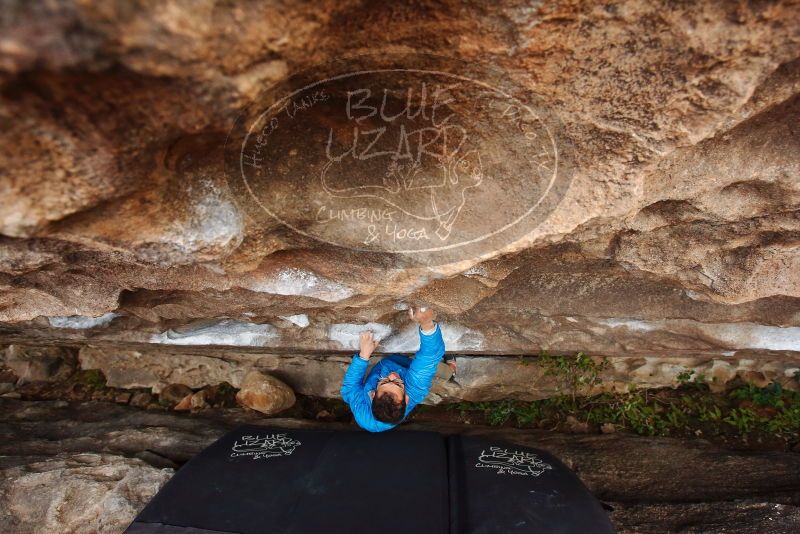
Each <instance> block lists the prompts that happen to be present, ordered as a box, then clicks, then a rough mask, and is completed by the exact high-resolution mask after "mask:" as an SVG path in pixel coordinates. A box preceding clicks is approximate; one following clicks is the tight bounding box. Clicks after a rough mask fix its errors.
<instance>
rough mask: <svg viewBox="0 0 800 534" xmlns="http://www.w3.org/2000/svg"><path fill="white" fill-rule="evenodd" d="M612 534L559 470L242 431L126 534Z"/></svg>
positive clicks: (469, 448)
mask: <svg viewBox="0 0 800 534" xmlns="http://www.w3.org/2000/svg"><path fill="white" fill-rule="evenodd" d="M320 532H324V533H326V534H335V533H359V532H381V533H386V534H392V533H403V534H409V533H414V534H417V533H418V534H426V533H442V534H444V533H448V532H450V533H467V532H470V533H478V532H481V533H484V532H485V533H490V532H497V533H505V532H554V533H555V532H559V533H562V532H563V533H573V532H574V533H586V532H613V529H612V527H611V524H610V522H609V520H608V518H607V516H606V514H605V512H604V511H603V509H602V508H601V506H600V504H599V502H598V501H597V500H595V499H594V497H592V495H591V494H590V493H589V491H588V490H587V489H586V488H585V487H584V486H583V484H582V483H581V482H580V480H579V479H578V478H577V477H576V476H575V475H574V474H573V473H572V472H571V471H570V470H569V469H568V468H567V467H565V466H564V465H563V464H561V462H559V461H558V460H556V459H555V458H553V457H552V456H550V455H547V454H546V453H543V452H541V451H537V450H534V449H527V448H525V449H523V448H520V447H514V446H507V445H503V444H501V443H497V442H489V441H486V440H479V439H475V438H464V437H459V436H452V437H449V438H446V437H444V436H442V435H440V434H437V433H433V432H406V431H394V432H384V433H380V434H370V433H367V432H359V431H354V432H335V431H318V430H286V429H276V428H271V427H263V426H253V425H247V426H242V427H239V428H237V429H236V430H234V431H232V432H230V433H228V434H226V435H225V436H223V437H222V438H220V439H219V440H218V441H216V442H215V443H213V444H212V445H211V446H209V447H208V448H207V449H205V450H203V451H202V452H201V453H200V454H198V455H197V456H196V457H195V458H193V459H192V460H191V461H190V462H188V463H187V464H186V465H184V466H183V467H182V468H181V469H180V470H178V472H177V473H176V474H175V476H174V477H173V478H172V479H171V480H170V481H169V482H168V483H167V484H166V485H165V486H164V487H163V488H162V489H161V491H160V492H158V494H157V495H156V496H155V497H154V498H153V499H152V500H151V501H150V503H149V504H148V505H147V506H146V507H145V509H144V510H143V511H142V512H141V513H140V514H139V516H138V517H137V518H136V520H135V521H134V522H133V523H132V524H131V526H130V527H129V528H128V530H127V531H126V533H127V534H157V533H158V534H214V533H239V534H256V533H258V534H261V533H282V534H283V533H286V534H295V533H296V534H300V533H315V534H316V533H320Z"/></svg>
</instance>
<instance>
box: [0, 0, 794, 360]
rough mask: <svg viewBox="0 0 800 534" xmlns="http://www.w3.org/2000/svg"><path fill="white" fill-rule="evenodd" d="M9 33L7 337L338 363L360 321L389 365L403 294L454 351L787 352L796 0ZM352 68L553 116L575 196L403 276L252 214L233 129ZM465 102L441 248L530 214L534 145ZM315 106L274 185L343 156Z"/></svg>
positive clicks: (372, 6)
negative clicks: (195, 348) (523, 225)
mask: <svg viewBox="0 0 800 534" xmlns="http://www.w3.org/2000/svg"><path fill="white" fill-rule="evenodd" d="M0 36H1V37H0V89H1V91H2V93H1V94H2V98H1V99H0V161H2V166H0V198H2V202H0V321H1V322H2V323H3V328H2V333H3V335H4V337H8V338H20V337H23V338H27V337H33V338H57V339H61V340H64V339H71V340H75V339H79V340H84V339H87V338H89V339H101V338H102V339H106V340H119V341H126V342H153V343H175V344H221V345H250V346H265V347H284V348H293V349H302V350H307V349H325V350H329V349H343V348H346V349H349V348H353V347H354V346H355V345H354V343H355V341H356V335H357V331H358V329H360V328H361V326H362V325H365V324H369V327H370V328H372V329H373V330H374V331H376V332H377V333H378V334H379V335H380V337H382V338H383V339H384V347H383V348H384V349H385V350H408V349H409V348H410V349H413V348H414V347H413V345H414V343H415V340H414V338H413V332H412V331H410V330H409V329H408V326H407V324H406V323H405V322H404V319H405V314H404V313H403V311H402V305H398V303H400V302H407V301H411V300H423V301H426V302H428V303H430V304H431V305H432V306H435V307H436V308H437V309H438V310H440V314H439V319H440V320H441V322H442V323H443V325H444V326H445V327H446V330H445V334H446V341H447V342H448V346H449V348H450V349H451V350H455V351H458V350H464V351H498V352H536V351H538V350H539V349H541V348H548V349H551V350H570V351H571V350H584V351H588V352H590V353H593V354H619V355H626V354H630V355H636V356H652V355H664V356H680V355H683V354H687V355H692V354H696V353H697V354H706V355H714V356H719V357H728V356H732V355H733V354H734V353H736V352H738V353H740V354H739V356H740V357H742V356H743V357H748V358H749V357H752V358H759V357H762V356H764V354H768V355H769V357H770V358H773V359H774V358H775V357H789V358H795V357H796V355H797V352H798V351H800V274H798V273H800V211H798V210H799V209H800V120H798V119H800V9H798V5H797V4H796V2H792V1H774V2H750V3H733V2H697V3H674V2H646V1H636V0H631V1H626V2H622V3H617V4H609V5H603V4H600V3H597V2H591V1H586V2H561V1H559V2H544V3H527V2H515V1H502V2H498V3H493V4H491V5H489V4H486V3H484V2H455V1H452V2H450V1H444V2H427V1H422V2H395V3H391V4H386V3H383V2H366V1H359V2H355V1H348V2H321V3H320V2H271V1H270V2H260V1H259V2H255V1H253V2H241V3H236V4H230V3H226V2H215V1H201V2H177V1H175V2H173V1H167V2H129V1H122V0H119V1H117V0H112V1H104V2H100V1H85V2H69V1H57V2H48V3H37V2H23V1H16V2H10V3H8V4H7V5H6V6H5V7H4V9H3V12H2V14H0ZM367 52H370V53H372V54H378V56H377V57H378V58H380V57H381V54H383V53H386V54H388V53H390V52H391V54H393V56H392V57H394V58H399V59H394V60H392V61H393V62H394V63H393V64H397V63H398V62H399V63H400V64H402V61H403V60H402V58H403V57H408V58H411V57H415V54H419V53H430V54H435V55H437V56H442V57H446V58H452V60H453V61H454V62H463V63H464V64H467V65H473V66H475V65H477V66H485V68H484V67H480V69H484V70H482V71H481V70H480V69H479V68H478V67H468V68H470V69H472V68H474V69H476V72H477V71H480V72H486V73H490V74H491V80H488V79H487V80H485V81H486V82H487V83H491V84H493V85H492V87H497V86H502V87H513V88H515V90H518V91H522V92H524V93H525V94H527V95H530V97H531V99H533V100H532V101H535V102H536V103H537V104H536V105H537V106H538V108H537V109H540V110H546V114H547V116H548V117H550V118H551V119H552V120H553V123H552V124H556V123H557V124H558V125H559V126H558V132H557V133H558V135H557V136H554V139H555V138H557V140H558V142H559V143H561V144H560V145H558V147H557V148H559V150H560V152H559V157H561V158H563V159H562V160H560V161H565V162H566V161H568V163H569V165H568V166H569V169H568V172H569V176H568V178H569V179H568V181H564V182H563V185H564V187H563V190H561V191H560V192H559V196H558V197H557V198H554V199H553V200H552V201H551V204H552V205H551V206H550V208H549V211H548V212H547V213H544V215H543V217H542V220H540V221H537V222H536V224H535V225H531V227H530V228H529V229H528V230H529V231H527V232H526V233H525V234H524V235H516V236H514V239H513V240H508V241H507V242H504V243H502V245H503V246H498V247H496V248H494V249H488V250H483V251H481V253H480V254H465V255H463V256H459V255H458V254H455V255H452V256H450V257H449V259H451V260H454V261H451V262H448V263H442V262H437V263H434V264H430V265H420V264H414V263H413V262H412V263H408V262H404V261H401V260H400V259H398V257H397V256H396V254H394V253H393V252H392V251H387V250H381V249H380V248H377V249H371V250H367V251H363V250H356V249H355V248H352V247H351V248H346V247H341V246H335V244H331V243H325V242H322V241H320V240H317V239H314V236H313V235H312V236H311V237H309V235H307V234H304V233H302V232H296V231H294V230H293V229H292V228H290V227H288V226H287V225H286V224H282V222H281V221H279V220H276V219H275V218H269V217H257V216H254V213H255V212H254V211H253V209H252V206H251V205H250V204H252V202H250V200H252V199H249V197H248V196H247V195H245V194H243V192H242V190H243V188H242V183H241V180H239V178H238V177H237V176H233V175H231V173H230V172H229V170H230V169H229V168H228V167H226V154H225V151H226V148H225V147H226V139H228V135H229V133H230V132H232V131H234V130H235V125H236V120H237V117H240V116H241V115H240V112H241V111H242V110H243V109H246V108H247V106H250V105H252V104H253V102H260V101H263V99H264V98H266V97H264V94H265V93H264V91H265V90H267V88H269V87H270V86H272V85H273V84H275V83H278V82H282V81H284V80H286V79H287V78H289V77H290V75H292V74H293V73H296V72H301V71H306V72H310V73H311V76H312V77H313V73H314V72H315V70H314V69H315V68H316V67H315V66H317V65H322V64H326V62H329V61H331V60H334V59H339V58H342V57H345V56H349V55H355V54H363V53H367ZM373 57H375V56H373ZM387 57H388V55H387ZM459 64H460V63H459ZM487 76H489V74H487ZM478 81H480V80H478ZM473 91H478V89H473ZM487 91H488V89H487ZM477 94H478V93H476V92H473V93H469V95H472V96H473V97H475V95H477ZM332 95H333V98H332V100H331V101H330V102H338V101H337V100H336V99H337V98H338V96H337V95H338V94H337V93H332ZM520 98H522V97H520ZM259 99H261V100H259ZM464 102H468V103H471V104H474V106H473V107H471V108H467V107H466V105H461V104H458V103H453V104H448V106H449V109H450V110H451V111H453V113H457V115H458V120H459V121H461V122H460V123H459V124H460V125H461V126H463V128H465V129H466V130H468V131H469V132H470V134H471V135H473V137H472V138H471V139H473V140H474V139H477V140H478V141H480V142H478V141H475V142H476V143H477V146H478V150H483V153H482V154H481V159H480V163H481V165H482V167H478V165H477V163H476V161H477V160H476V159H475V158H474V154H473V155H472V156H470V154H471V153H470V152H468V153H467V154H465V155H464V156H463V157H461V156H459V157H461V159H457V158H456V159H457V161H455V163H459V164H460V163H464V165H466V164H467V163H468V164H469V165H471V167H469V169H470V170H469V171H464V169H465V168H467V167H463V168H462V167H457V168H456V167H453V166H450V167H447V172H448V173H449V174H447V177H448V179H450V180H451V183H453V182H454V181H456V180H460V182H459V183H460V184H461V187H462V189H460V190H458V192H459V193H461V194H464V193H463V191H464V190H465V188H467V187H468V186H469V187H473V189H472V190H471V192H469V193H467V194H468V195H472V194H473V193H474V192H475V191H480V194H479V195H477V196H473V197H469V198H470V199H471V200H469V199H468V200H469V202H467V204H466V207H465V208H464V211H463V215H460V216H459V218H458V219H457V220H455V219H449V220H448V221H445V224H444V225H442V222H443V221H442V220H439V223H440V225H439V229H440V230H442V229H444V230H446V232H450V231H452V232H453V234H452V235H455V236H459V235H467V234H468V233H469V232H470V231H472V230H475V229H481V228H482V225H485V226H486V228H493V225H495V224H497V223H496V221H493V219H494V218H495V217H497V218H500V217H502V215H503V214H502V213H500V211H502V210H499V209H497V207H498V206H499V207H502V208H508V210H509V212H511V211H513V210H514V209H516V208H519V207H520V203H522V202H526V201H527V200H526V197H525V194H526V191H525V189H524V188H521V189H520V188H517V186H516V185H515V184H516V182H514V181H513V180H514V179H516V178H517V177H518V176H517V175H516V174H515V173H514V172H511V171H513V170H514V169H517V170H519V169H523V170H524V169H525V168H526V167H527V163H524V162H525V160H524V158H526V157H531V156H533V154H531V150H533V149H532V146H533V145H532V144H531V139H529V138H526V137H525V136H524V135H522V136H521V135H516V134H514V133H513V129H509V128H506V127H505V126H504V125H503V124H501V123H499V122H498V121H499V119H490V118H489V117H488V115H486V113H483V111H484V109H483V108H481V107H480V105H479V103H480V102H479V100H478V99H477V97H475V98H474V99H473V100H466V101H464ZM331 105H332V104H331ZM327 109H328V108H323V107H315V108H314V111H313V113H311V112H309V113H307V114H305V115H303V117H304V120H305V122H303V123H302V124H303V125H304V126H303V127H304V128H308V130H301V129H300V126H297V128H298V129H297V130H296V131H295V132H294V134H293V135H289V136H286V137H284V138H281V142H282V143H292V144H291V147H290V146H289V145H287V146H286V152H281V154H280V156H278V155H273V156H274V157H273V159H271V160H269V161H267V163H269V164H274V165H275V168H276V169H278V170H277V171H276V172H279V173H283V174H280V177H281V178H280V181H279V183H280V184H281V187H287V188H289V189H291V188H292V187H295V186H297V187H298V188H301V187H306V186H307V184H309V183H311V182H307V176H306V175H305V169H313V170H315V172H316V170H317V167H316V166H315V165H316V163H317V162H315V161H312V159H313V154H315V152H314V150H316V149H315V148H314V147H313V146H312V144H313V143H316V142H317V141H316V140H317V138H316V137H315V135H316V133H315V132H317V130H313V128H315V127H319V128H322V127H323V126H324V128H325V129H324V130H322V129H319V130H318V131H321V132H327V131H328V129H329V130H330V132H331V139H332V140H333V142H335V143H345V144H346V142H347V141H348V139H349V138H348V137H347V136H348V135H350V134H349V133H348V132H350V130H349V129H348V128H349V126H350V125H349V124H346V123H343V122H342V119H341V116H340V115H334V114H333V112H330V113H328V112H327V111H326V110H327ZM348 109H349V108H348ZM369 120H374V119H369ZM369 120H368V121H367V122H369ZM297 124H298V125H299V124H301V123H300V122H298V123H297ZM358 124H362V125H363V124H365V123H364V122H359V123H358ZM306 131H307V132H308V133H307V135H306V134H303V132H306ZM334 134H335V135H334ZM421 135H422V134H420V136H421ZM342 139H344V141H342ZM314 146H318V145H314ZM337 146H338V145H337ZM292 150H295V152H294V153H293V152H292ZM281 158H283V159H281ZM292 158H295V159H292ZM297 158H301V159H297ZM302 158H306V159H302ZM470 158H472V159H470ZM375 161H378V160H375ZM298 162H300V163H299V164H298ZM520 162H522V163H520ZM514 165H517V167H514ZM476 168H482V169H483V170H482V171H481V172H484V173H485V174H480V172H478V171H475V169H476ZM326 169H327V168H326ZM358 169H361V167H357V166H351V165H349V164H346V165H341V166H340V167H338V170H336V169H334V170H336V172H339V173H340V174H338V175H335V176H333V175H331V176H332V178H333V179H343V180H345V181H347V180H350V179H351V178H352V176H350V175H349V174H348V173H350V174H353V173H356V172H362V171H361V170H358ZM365 169H366V168H365ZM392 169H393V170H395V171H396V170H397V168H395V167H392ZM493 169H505V170H506V171H507V172H506V174H502V173H499V174H492V170H493ZM374 170H375V169H372V168H370V169H367V170H364V171H363V172H364V173H368V172H373V171H374ZM379 170H381V169H379ZM390 170H391V169H390ZM423 170H424V171H426V172H427V171H428V170H429V169H427V168H423ZM387 172H388V171H387ZM403 172H405V171H403ZM458 172H461V174H458ZM564 172H567V171H566V170H565V171H564ZM273 176H278V175H277V174H275V175H273ZM374 176H377V177H378V178H380V176H381V175H380V174H375V175H374ZM393 176H394V175H390V174H386V175H385V176H384V180H391V179H396V178H393ZM408 178H409V175H407V174H404V175H403V179H404V180H405V179H408ZM415 179H416V178H415ZM470 180H472V181H471V182H470ZM276 183H278V182H276ZM399 183H400V182H399V181H398V182H393V183H392V184H393V185H392V184H390V185H388V186H386V187H388V188H389V189H391V187H394V186H397V185H398V184H399ZM348 184H349V182H348ZM384 185H386V183H384ZM309 187H310V186H309ZM480 188H483V189H480ZM316 193H318V191H317V192H316ZM316 193H315V194H316ZM308 195H311V192H309V191H308V190H305V189H304V190H303V193H302V195H300V194H299V193H298V196H291V195H289V196H286V197H281V198H285V199H287V200H285V206H287V207H289V208H292V209H294V208H296V209H298V210H299V209H300V208H302V207H303V206H302V202H301V200H302V199H305V198H310V197H309V196H308ZM401 197H402V195H401V194H399V193H398V194H396V195H395V196H394V197H392V198H394V199H400V200H398V202H401V203H402V202H405V203H406V204H408V202H410V201H409V200H408V199H407V198H401ZM298 199H300V200H298ZM382 201H383V202H385V205H383V208H382V209H384V208H387V206H391V205H392V204H390V200H389V199H388V198H386V197H383V200H382ZM411 202H412V204H413V203H414V202H413V201H411ZM470 202H471V203H470ZM406 204H404V206H406V207H408V206H407V205H406ZM463 205H464V203H463V202H462V205H461V206H463ZM353 206H354V207H355V208H357V207H358V206H356V205H353ZM461 206H459V209H460V208H461ZM414 207H419V206H416V205H415V206H414ZM487 207H488V211H486V212H481V211H480V210H481V209H484V210H487ZM470 210H473V211H472V212H471V211H470ZM434 211H436V208H435V207H434ZM298 213H299V212H298ZM337 213H340V212H337ZM421 213H422V212H419V211H417V212H414V214H415V216H418V217H423V215H424V214H422V215H421ZM487 213H488V215H487ZM262 215H263V214H262ZM545 215H546V216H545ZM434 216H436V217H441V213H439V212H436V213H435V214H434ZM470 217H472V218H470ZM317 222H319V221H317ZM356 223H357V221H356V222H353V224H356ZM459 225H461V226H459ZM311 226H313V225H312V224H311V223H309V227H311ZM359 228H361V227H359ZM303 229H304V228H300V230H303ZM305 229H307V228H305ZM446 232H445V233H446ZM409 235H410V234H409ZM443 235H444V234H443ZM431 238H432V239H436V238H434V237H433V236H432V233H431ZM447 238H448V239H449V238H450V237H447ZM438 239H442V237H441V235H440V236H439V238H438ZM455 260H457V261H455Z"/></svg>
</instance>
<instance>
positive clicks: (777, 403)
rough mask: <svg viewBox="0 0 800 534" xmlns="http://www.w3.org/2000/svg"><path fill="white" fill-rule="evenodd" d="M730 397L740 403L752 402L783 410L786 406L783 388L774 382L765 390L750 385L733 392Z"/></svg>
mask: <svg viewBox="0 0 800 534" xmlns="http://www.w3.org/2000/svg"><path fill="white" fill-rule="evenodd" d="M730 397H731V398H732V399H736V400H740V401H744V400H746V401H750V402H752V403H754V404H757V405H759V406H771V407H773V408H783V407H784V405H785V402H784V390H783V386H781V385H780V384H778V383H777V382H773V383H772V384H770V385H768V386H767V387H765V388H759V387H756V386H754V385H753V384H748V385H746V386H744V387H740V388H737V389H735V390H733V391H732V392H731V393H730Z"/></svg>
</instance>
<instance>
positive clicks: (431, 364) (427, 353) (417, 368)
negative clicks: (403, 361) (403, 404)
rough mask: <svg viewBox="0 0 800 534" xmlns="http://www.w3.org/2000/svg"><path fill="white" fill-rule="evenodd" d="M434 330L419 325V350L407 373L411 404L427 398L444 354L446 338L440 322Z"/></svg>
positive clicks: (407, 393) (407, 389) (407, 387)
mask: <svg viewBox="0 0 800 534" xmlns="http://www.w3.org/2000/svg"><path fill="white" fill-rule="evenodd" d="M433 325H434V328H433V330H430V329H429V330H423V329H422V326H420V327H419V340H420V341H419V350H418V351H417V353H416V354H415V355H414V360H413V361H412V362H411V366H410V367H409V368H408V374H407V375H406V395H408V401H409V405H412V406H413V405H416V404H419V403H420V402H422V401H423V400H425V397H426V396H427V395H428V391H429V390H430V389H431V384H432V383H433V377H434V376H435V375H436V368H437V366H438V365H439V362H440V361H442V357H443V356H444V351H445V347H444V339H443V338H442V329H441V328H440V326H439V324H438V323H433Z"/></svg>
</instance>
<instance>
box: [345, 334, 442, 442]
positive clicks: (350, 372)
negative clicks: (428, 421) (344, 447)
mask: <svg viewBox="0 0 800 534" xmlns="http://www.w3.org/2000/svg"><path fill="white" fill-rule="evenodd" d="M418 330H419V339H420V344H419V345H420V346H419V350H418V351H417V352H416V354H415V355H414V358H413V359H411V358H408V357H407V356H402V355H400V354H392V355H391V356H388V357H386V358H384V359H382V360H381V361H379V362H378V363H377V364H375V367H373V368H372V370H371V371H370V372H369V375H367V377H366V379H365V378H364V373H365V371H366V370H367V366H368V365H369V361H368V360H364V359H362V358H361V357H360V356H359V355H358V354H355V355H353V360H352V361H351V362H350V365H349V366H348V368H347V372H346V373H345V375H344V380H343V381H342V389H341V394H342V398H343V399H344V401H345V402H346V403H347V404H349V405H350V410H351V411H352V412H353V416H354V417H355V420H356V423H358V425H359V426H360V427H361V428H363V429H364V430H369V431H370V432H383V431H384V430H390V429H392V428H394V427H395V426H396V425H394V424H390V423H384V422H383V421H378V420H377V419H375V416H373V415H372V399H371V398H370V396H369V393H370V391H374V390H375V388H376V387H377V385H378V380H380V379H381V378H385V377H386V376H388V375H389V373H391V372H395V373H397V374H398V375H400V378H402V379H403V382H405V394H406V395H408V403H407V404H406V413H405V415H404V416H403V417H404V418H405V417H406V416H408V414H409V413H411V410H413V409H414V407H416V405H417V404H419V403H420V402H422V401H423V400H425V397H426V396H427V395H428V391H429V390H430V389H431V384H432V383H433V377H434V376H435V375H436V367H437V366H438V365H439V362H440V361H441V360H442V357H443V356H444V339H442V330H441V328H440V327H439V324H438V323H437V324H436V329H435V330H434V331H433V333H431V334H425V333H424V332H423V331H422V328H421V327H419V328H418Z"/></svg>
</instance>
